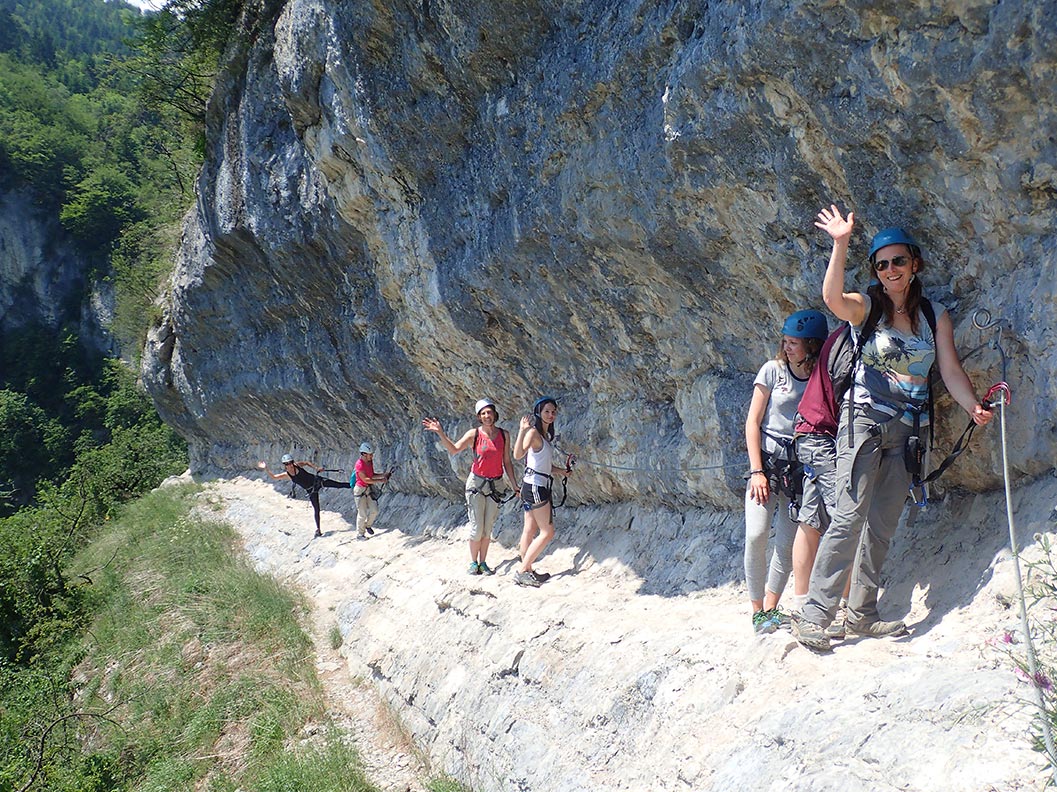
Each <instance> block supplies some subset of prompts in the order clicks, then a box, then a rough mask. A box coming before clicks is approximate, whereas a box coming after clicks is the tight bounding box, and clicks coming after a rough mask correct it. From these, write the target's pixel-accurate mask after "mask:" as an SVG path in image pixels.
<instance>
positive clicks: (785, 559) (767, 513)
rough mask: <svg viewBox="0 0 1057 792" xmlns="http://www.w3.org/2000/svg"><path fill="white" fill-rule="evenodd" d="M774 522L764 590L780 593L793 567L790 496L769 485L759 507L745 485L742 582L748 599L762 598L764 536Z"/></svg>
mask: <svg viewBox="0 0 1057 792" xmlns="http://www.w3.org/2000/svg"><path fill="white" fill-rule="evenodd" d="M772 521H773V522H774V552H773V553H772V554H771V563H770V570H769V571H767V590H768V591H773V592H774V593H775V594H781V593H782V590H783V589H785V584H786V583H788V582H789V574H790V572H792V570H793V539H794V538H795V537H796V526H797V524H796V522H795V521H794V520H791V519H790V518H789V497H788V496H786V495H783V494H781V493H780V492H778V491H777V490H776V489H775V488H774V486H772V487H771V496H770V497H769V498H768V499H767V502H766V503H765V504H763V505H762V506H761V505H760V504H758V503H757V502H756V501H754V500H753V499H752V497H751V496H750V495H749V487H748V485H746V486H745V585H746V587H747V588H748V589H749V599H750V600H762V599H763V576H764V572H765V571H766V570H767V566H768V565H767V538H768V536H769V535H770V533H771V522H772Z"/></svg>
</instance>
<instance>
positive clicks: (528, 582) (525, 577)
mask: <svg viewBox="0 0 1057 792" xmlns="http://www.w3.org/2000/svg"><path fill="white" fill-rule="evenodd" d="M514 582H515V583H517V584H518V585H519V586H528V587H530V588H539V587H540V582H539V581H538V580H537V579H536V578H535V576H534V575H533V574H532V573H531V572H515V573H514Z"/></svg>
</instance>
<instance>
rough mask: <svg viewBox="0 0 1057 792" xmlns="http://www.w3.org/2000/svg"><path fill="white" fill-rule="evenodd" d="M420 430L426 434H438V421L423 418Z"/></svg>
mask: <svg viewBox="0 0 1057 792" xmlns="http://www.w3.org/2000/svg"><path fill="white" fill-rule="evenodd" d="M422 428H423V429H425V430H426V431H427V432H437V433H438V434H439V433H440V421H438V420H437V419H436V418H423V419H422Z"/></svg>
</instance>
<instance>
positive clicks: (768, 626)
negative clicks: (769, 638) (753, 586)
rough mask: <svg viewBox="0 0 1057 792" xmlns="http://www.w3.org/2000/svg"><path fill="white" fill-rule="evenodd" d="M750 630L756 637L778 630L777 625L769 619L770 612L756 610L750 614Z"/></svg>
mask: <svg viewBox="0 0 1057 792" xmlns="http://www.w3.org/2000/svg"><path fill="white" fill-rule="evenodd" d="M752 629H753V630H754V631H755V632H756V634H757V635H766V634H767V633H773V632H774V631H775V630H777V629H778V624H777V623H776V622H775V621H774V619H772V618H771V612H770V611H765V610H758V611H756V613H754V614H752Z"/></svg>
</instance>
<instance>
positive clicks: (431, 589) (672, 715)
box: [206, 478, 1057, 792]
mask: <svg viewBox="0 0 1057 792" xmlns="http://www.w3.org/2000/svg"><path fill="white" fill-rule="evenodd" d="M206 497H208V498H209V499H211V500H213V501H215V502H216V503H219V504H221V506H222V508H221V509H220V514H221V516H222V517H223V519H226V520H227V521H229V522H230V523H231V524H232V525H233V526H234V527H235V528H236V529H237V530H238V531H239V533H240V534H241V535H242V537H243V539H244V542H245V550H246V553H247V555H248V557H249V558H250V559H252V561H253V563H254V564H255V565H256V566H257V568H258V569H260V570H262V571H264V572H267V573H269V574H274V575H276V576H278V577H279V578H281V579H283V580H285V581H287V582H289V583H290V584H293V585H295V586H298V587H300V588H301V589H302V590H303V591H304V592H305V594H306V595H307V597H308V599H309V601H310V603H311V606H312V608H313V612H314V616H313V625H312V630H313V632H314V634H315V637H316V640H317V644H318V646H319V647H320V650H319V651H320V657H319V665H318V668H319V671H320V675H321V677H322V679H323V683H324V685H325V687H326V691H327V696H328V700H329V701H330V702H331V706H332V708H333V711H334V713H335V716H336V718H337V719H338V721H339V722H341V723H343V724H344V725H347V726H348V727H349V728H350V729H351V731H352V732H353V733H354V734H355V736H356V739H357V742H358V745H359V747H360V750H361V752H362V754H363V756H364V760H365V763H366V766H367V770H368V773H369V775H370V777H371V778H372V779H373V781H374V783H376V784H377V785H378V786H379V787H380V788H381V789H383V790H386V792H390V791H391V790H415V791H416V792H417V790H422V789H423V788H424V787H423V786H422V784H423V780H424V779H425V778H427V777H428V775H429V773H430V772H446V773H449V774H450V775H452V776H454V777H456V778H458V779H459V780H461V781H462V782H464V783H466V784H468V785H469V786H470V787H471V788H473V789H474V790H480V792H491V791H492V790H504V791H505V790H521V791H522V792H527V791H528V790H546V791H547V792H557V791H558V790H584V791H586V790H592V792H598V791H599V790H618V789H627V790H745V789H774V790H779V789H780V790H793V789H797V790H799V789H803V790H809V789H810V790H828V789H841V790H872V791H874V792H876V791H878V790H967V791H968V790H973V791H974V792H991V791H992V790H1027V789H1033V790H1034V789H1042V788H1043V787H1044V785H1045V782H1046V779H1047V776H1048V772H1047V769H1046V764H1045V761H1044V760H1043V757H1042V755H1041V754H1039V753H1036V752H1035V751H1033V750H1032V749H1031V744H1030V733H1031V730H1030V718H1031V712H1030V708H1029V707H1028V706H1027V704H1026V702H1027V700H1028V698H1029V695H1030V690H1029V689H1028V688H1027V686H1026V685H1025V684H1024V683H1023V681H1021V679H1019V678H1018V676H1017V674H1016V673H1015V669H1014V665H1013V662H1012V660H1011V659H1010V655H1009V651H1010V649H1012V650H1013V652H1014V653H1016V652H1018V651H1019V647H1018V646H1017V645H1013V646H1012V647H1010V646H1009V645H1007V644H1005V643H1003V636H1004V635H1006V633H1007V632H1009V633H1011V634H1016V632H1017V629H1018V622H1017V611H1016V608H1015V607H1013V601H1014V592H1013V584H1012V567H1011V564H1010V562H1009V560H1008V551H1006V552H1003V550H1002V547H1003V542H1002V536H1001V528H1002V522H1001V521H999V520H998V515H999V509H1000V502H999V497H998V496H996V495H989V496H977V497H975V498H972V499H970V500H969V501H967V502H966V503H965V504H963V507H962V508H960V509H951V510H950V511H949V512H947V511H942V510H941V511H940V512H939V513H937V514H934V515H929V517H928V520H927V521H926V520H923V519H922V517H921V516H919V517H918V519H917V521H916V523H915V524H914V526H913V527H912V528H907V527H905V526H904V528H903V529H901V532H900V535H899V536H898V537H897V544H896V545H894V546H893V550H892V553H891V555H890V566H891V569H890V575H891V576H892V582H891V584H890V586H889V588H888V589H887V590H886V593H885V596H884V597H883V598H882V611H883V612H885V615H886V616H893V617H894V616H904V617H905V618H906V620H907V622H908V624H910V625H911V634H910V635H909V636H905V637H903V638H900V639H894V640H893V639H888V640H871V639H858V640H848V641H845V642H843V643H840V644H836V645H835V651H834V652H833V653H832V654H830V655H825V656H820V655H815V654H812V653H811V652H808V651H806V650H805V649H803V648H801V647H799V646H798V645H797V644H796V643H795V641H794V640H793V639H792V637H791V636H790V635H789V633H787V632H784V631H780V632H778V633H775V634H773V635H769V636H763V637H754V636H753V634H752V631H751V628H750V626H749V617H748V611H747V607H746V602H745V594H744V588H743V585H742V584H741V583H732V582H726V583H722V584H716V585H708V586H704V585H683V587H682V589H681V590H680V589H679V588H678V587H674V586H669V587H668V590H667V591H665V590H664V589H663V587H658V586H656V585H653V586H651V585H649V584H648V581H645V580H644V579H643V578H642V576H641V574H640V570H641V569H645V568H647V567H649V564H648V563H647V562H645V561H642V560H641V559H640V560H639V561H637V562H636V561H633V559H632V555H631V551H630V549H629V548H631V547H636V548H639V550H638V551H637V552H639V553H642V552H649V553H652V554H653V556H654V561H653V562H651V563H653V564H654V566H653V567H651V568H653V569H654V570H655V571H656V570H659V569H661V568H667V569H668V573H669V576H670V577H675V576H677V575H678V574H679V572H680V570H681V569H689V570H691V578H690V579H691V580H692V578H693V575H696V574H698V573H697V572H694V571H693V570H695V569H699V568H698V567H694V566H693V563H695V561H694V559H687V558H686V556H687V555H692V556H694V558H696V559H700V557H701V556H702V554H703V553H704V550H703V549H702V548H703V546H705V545H711V546H713V547H720V548H723V547H724V544H723V542H721V541H715V542H710V541H708V538H707V537H703V536H702V535H701V534H700V529H697V528H694V525H693V524H692V520H685V519H684V522H685V523H687V524H688V525H689V526H690V528H694V530H697V531H698V533H697V535H696V536H694V537H690V536H683V537H682V540H681V541H680V537H679V536H678V535H676V536H675V538H674V539H672V538H671V537H667V538H662V537H660V536H658V535H654V536H652V537H651V535H650V534H648V533H647V534H645V535H643V536H638V537H635V538H634V539H632V538H629V537H631V536H632V535H633V534H634V533H635V529H634V526H633V522H634V520H632V521H630V522H628V524H627V525H622V524H619V523H618V519H617V517H618V515H616V513H615V512H612V511H610V512H606V511H604V510H603V511H599V510H594V511H592V510H587V509H583V510H576V511H569V512H567V513H563V514H560V516H559V520H558V539H557V540H556V542H555V544H554V546H553V547H552V548H551V549H550V551H549V552H548V553H546V554H545V556H544V558H543V559H542V561H541V562H540V563H539V564H538V565H537V566H538V568H540V569H544V570H546V571H549V572H551V573H552V574H553V575H554V577H553V578H552V579H551V580H550V581H548V582H547V583H546V584H544V586H543V587H541V588H540V589H538V590H531V589H522V588H519V587H517V586H516V585H514V583H513V579H512V575H511V570H512V568H513V563H514V559H515V555H516V551H515V550H514V549H512V545H513V543H514V542H516V537H517V529H518V524H517V515H516V514H513V513H510V514H505V515H504V517H502V518H501V521H500V525H501V531H500V537H499V538H500V540H501V543H496V544H493V547H492V550H491V553H490V555H489V562H490V563H491V564H492V566H493V567H494V568H496V569H497V574H496V575H495V576H491V577H488V576H479V577H472V576H469V575H467V574H466V565H467V561H468V558H467V557H466V556H467V551H466V549H465V541H464V540H463V535H462V533H461V530H460V528H459V517H458V516H459V507H458V506H457V505H455V506H453V505H452V504H448V503H442V504H437V503H433V502H430V501H426V500H423V499H418V498H411V497H408V496H403V495H398V494H392V495H388V496H386V498H384V499H383V501H382V503H381V507H382V514H381V518H380V519H379V522H378V532H377V533H376V535H375V536H373V537H371V538H370V539H368V540H366V541H357V540H356V532H355V528H354V526H353V520H354V507H353V506H352V504H351V503H347V504H344V505H341V504H339V503H338V499H337V498H335V499H334V500H332V501H328V500H327V498H326V497H324V498H323V503H324V507H328V506H329V507H330V508H331V509H333V508H334V506H335V505H339V507H340V508H341V509H342V511H340V512H339V511H333V510H325V511H324V513H323V530H324V536H323V537H322V538H320V539H316V540H312V541H310V540H309V538H308V537H309V536H310V535H311V512H310V509H309V507H308V504H307V503H306V502H305V501H304V500H303V499H301V500H291V499H289V498H288V497H287V496H286V489H285V488H284V489H283V490H281V491H280V490H279V489H276V488H273V487H272V486H269V485H266V484H264V483H262V482H260V481H255V480H250V479H245V478H235V479H230V480H218V481H214V482H211V483H209V484H208V486H207V493H206ZM1055 499H1057V481H1054V480H1052V479H1046V480H1043V481H1042V482H1041V483H1037V484H1035V485H1032V486H1031V487H1029V488H1026V489H1025V490H1022V491H1021V492H1020V493H1018V501H1019V502H1018V512H1020V513H1021V514H1023V515H1024V517H1022V520H1023V522H1024V525H1023V526H1022V527H1021V532H1022V533H1023V534H1024V535H1025V537H1026V539H1027V541H1028V542H1030V540H1031V536H1032V535H1033V534H1034V533H1036V532H1038V531H1040V530H1050V531H1052V530H1053V527H1054V526H1053V523H1052V522H1051V521H1050V520H1051V513H1052V509H1053V503H1054V502H1055ZM931 508H937V509H938V508H939V507H930V509H931ZM731 519H732V520H733V522H732V523H731V526H736V524H737V521H736V520H735V519H734V518H731ZM621 522H622V520H621ZM645 523H646V526H647V527H648V525H649V521H645ZM983 526H987V528H986V531H987V532H986V534H982V533H981V531H982V527H983ZM645 530H646V528H643V531H645ZM674 530H676V533H677V534H678V531H679V530H689V528H686V527H685V526H684V527H683V528H677V529H674ZM702 542H703V543H704V544H702ZM642 548H648V550H646V551H644V550H642ZM728 550H729V548H727V550H725V551H724V553H722V554H717V559H718V558H719V555H725V556H729V555H730V553H729V552H728ZM739 562H740V558H735V559H733V561H731V559H729V558H724V559H722V564H725V566H722V569H724V570H727V571H728V573H729V570H730V569H732V568H736V567H737V564H738V563H739ZM716 563H717V564H719V563H720V560H717V561H716ZM717 568H718V567H717ZM717 574H718V573H717ZM656 577H659V573H658V575H656ZM730 579H732V580H734V579H737V578H736V576H734V577H731V578H730ZM893 609H894V610H893ZM335 627H336V628H337V629H338V630H340V632H341V634H342V637H343V640H342V643H341V646H340V648H339V649H338V650H334V649H332V648H331V645H330V640H331V639H330V636H331V635H332V633H333V630H334V628H335ZM398 724H399V725H398ZM412 741H413V743H414V745H413V744H412ZM416 746H417V747H416Z"/></svg>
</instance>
